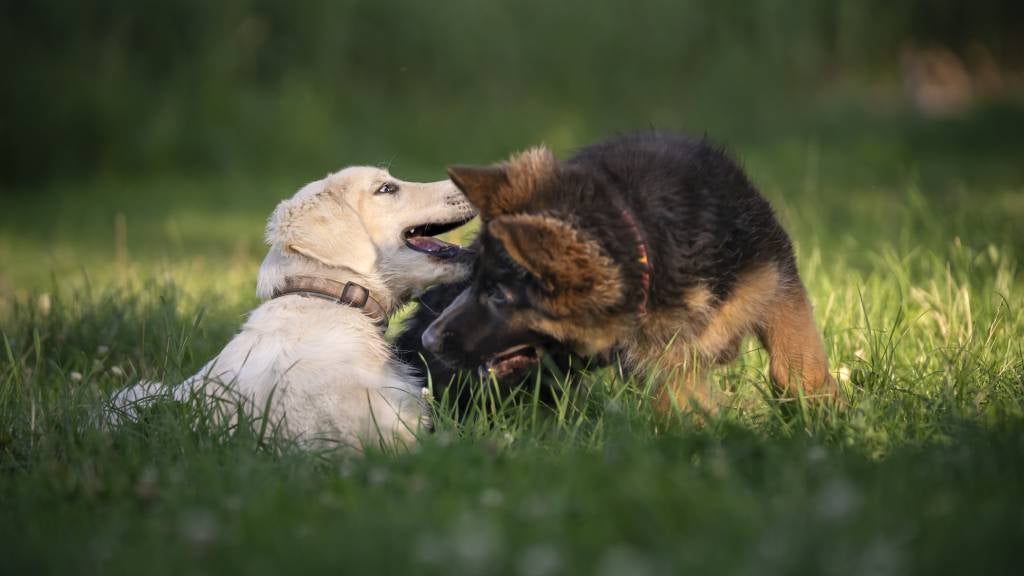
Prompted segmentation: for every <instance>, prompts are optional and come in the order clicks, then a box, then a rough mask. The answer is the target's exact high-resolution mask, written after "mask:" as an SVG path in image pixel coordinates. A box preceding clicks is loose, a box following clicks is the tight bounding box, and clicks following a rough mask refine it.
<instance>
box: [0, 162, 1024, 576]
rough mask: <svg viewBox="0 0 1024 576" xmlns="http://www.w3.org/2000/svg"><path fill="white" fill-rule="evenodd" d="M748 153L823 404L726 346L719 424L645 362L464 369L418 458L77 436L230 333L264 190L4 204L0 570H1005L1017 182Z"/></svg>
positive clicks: (1019, 384) (1023, 473) (137, 434)
mask: <svg viewBox="0 0 1024 576" xmlns="http://www.w3.org/2000/svg"><path fill="white" fill-rule="evenodd" d="M753 164H754V166H753V167H752V170H753V171H754V172H755V174H757V175H758V176H759V179H760V181H763V182H764V187H765V190H766V193H767V194H768V195H769V196H770V197H771V198H772V199H773V200H774V201H775V203H776V205H777V206H778V207H779V211H780V214H781V215H782V218H783V219H784V221H785V222H786V223H787V226H788V227H789V228H790V230H791V231H792V232H793V233H794V237H795V239H796V241H797V244H798V249H799V260H800V266H801V270H802V274H803V276H804V278H805V280H806V283H807V285H808V288H809V291H810V293H811V296H812V299H813V300H814V302H815V304H816V310H815V312H816V316H817V318H818V321H819V324H820V326H821V327H822V330H823V332H824V335H825V341H826V345H827V347H828V350H829V354H830V360H831V365H832V367H833V371H834V372H835V373H836V374H837V376H838V379H839V380H840V382H841V385H842V387H843V389H844V392H845V393H846V395H847V398H848V403H847V404H848V405H847V407H846V408H845V409H843V410H834V409H827V408H821V407H817V406H814V405H812V404H809V403H805V402H800V401H788V402H787V401H780V400H774V399H772V398H771V397H770V394H769V393H768V380H767V375H766V374H767V370H766V368H767V365H766V364H767V358H766V355H765V353H764V352H763V351H762V350H760V349H759V348H758V347H757V346H756V344H755V343H754V342H753V341H751V342H750V343H749V344H748V346H747V349H746V350H745V352H744V353H743V354H741V355H740V358H739V359H738V361H737V362H736V363H734V364H733V365H730V366H728V367H725V368H723V369H722V370H719V371H718V372H716V373H715V376H714V378H715V381H716V382H717V384H718V385H719V386H721V387H722V389H723V391H724V393H725V397H726V399H727V401H728V405H729V407H728V409H726V410H725V411H723V413H722V414H721V415H719V416H716V417H712V418H707V419H695V418H688V417H685V416H681V417H679V418H678V419H677V420H675V421H672V422H665V421H664V420H663V419H660V418H658V417H657V416H656V415H655V414H654V413H653V412H652V410H651V402H650V398H649V396H650V390H649V389H648V386H647V383H646V379H645V378H644V377H643V375H638V376H635V377H625V376H624V375H623V373H622V371H621V370H619V369H618V367H609V368H604V369H588V370H587V371H586V373H585V374H584V375H577V376H574V377H573V379H571V380H569V381H565V380H564V379H563V380H562V381H556V382H555V383H554V384H550V383H549V382H550V380H545V381H544V382H541V381H529V382H525V383H523V385H522V386H521V387H520V388H519V389H517V390H515V391H513V392H512V393H499V391H498V390H497V388H496V387H495V386H494V383H493V382H487V381H479V380H478V379H476V378H474V377H472V376H468V377H467V379H466V381H465V385H467V386H469V387H470V388H471V389H472V390H473V393H474V398H473V401H472V402H470V403H469V406H468V408H467V409H466V410H464V411H461V412H457V408H456V403H455V402H453V401H452V399H451V398H450V397H449V396H446V394H445V392H444V391H442V389H441V388H436V391H435V396H436V406H435V412H436V418H435V420H436V425H437V432H436V433H434V434H432V435H428V436H425V437H424V438H423V441H422V443H421V445H420V447H419V448H417V449H416V450H414V451H412V452H409V453H399V454H392V453H380V452H378V451H373V450H371V452H370V453H369V454H368V455H367V456H366V457H365V458H363V459H357V460H346V459H344V458H340V457H339V456H337V455H332V454H308V453H303V452H301V451H299V450H297V449H296V448H295V446H293V445H292V444H291V443H290V442H289V441H288V440H287V439H286V438H281V437H278V436H276V435H274V434H272V433H271V434H267V433H266V430H262V429H261V427H260V426H254V427H249V426H246V425H244V424H243V425H241V426H228V427H225V426H217V425H213V424H211V423H210V422H211V421H210V420H209V419H204V414H203V412H202V410H201V409H200V408H199V407H197V406H191V407H189V406H184V407H178V408H177V409H175V408H173V407H172V408H168V409H165V410H157V411H154V412H153V413H151V414H149V416H148V418H147V420H146V421H145V422H144V423H142V424H139V425H131V426H126V427H123V428H120V429H109V428H104V427H102V426H99V425H98V424H97V422H98V418H97V416H98V415H99V414H100V411H101V409H102V407H103V405H104V403H105V401H106V399H107V398H108V397H109V394H110V393H111V392H113V391H114V390H117V389H120V388H121V387H123V386H126V385H129V384H131V383H134V382H137V381H138V380H140V379H161V380H165V381H169V382H173V381H177V380H178V379H180V378H182V377H185V376H187V375H189V374H191V373H192V372H194V371H195V370H196V369H197V368H199V367H200V366H201V365H202V364H203V363H204V362H205V361H206V360H208V359H209V358H210V357H211V356H212V355H214V354H216V353H217V351H218V350H219V349H220V348H221V346H223V344H224V343H225V342H226V341H227V339H228V338H230V336H231V334H232V333H233V332H234V331H235V330H236V329H237V328H238V326H239V325H240V324H241V322H242V320H243V317H244V314H245V312H246V311H247V310H249V309H251V308H252V307H253V306H254V305H255V304H256V303H257V302H256V299H255V295H254V284H255V273H256V269H257V266H258V263H259V260H260V258H261V257H262V253H261V250H262V248H261V244H260V235H261V233H262V220H263V218H264V217H265V214H266V212H269V210H270V208H271V207H272V206H273V202H274V201H275V200H276V199H277V198H280V197H283V196H286V195H287V194H288V193H290V190H278V188H283V187H277V186H270V187H268V188H267V189H266V190H264V191H263V192H261V193H260V195H259V199H258V200H253V204H252V205H250V207H249V208H246V209H245V210H237V211H236V210H233V209H231V208H230V207H231V205H232V202H233V201H226V202H225V206H226V207H221V206H220V205H219V204H218V203H217V202H215V201H209V200H208V199H206V198H205V194H206V192H207V191H209V190H211V189H215V188H219V187H218V186H216V185H212V184H211V185H197V187H196V188H195V190H196V191H194V192H193V193H183V195H182V196H181V197H179V198H170V197H168V198H164V199H159V198H158V199H156V200H153V201H152V203H151V204H146V203H135V204H132V203H130V202H129V203H125V204H122V203H121V200H120V199H121V198H123V196H121V195H120V193H116V194H113V200H109V199H108V200H107V201H104V202H100V203H98V204H97V205H96V206H94V207H92V208H84V204H83V202H84V201H83V200H81V199H77V200H67V201H68V202H69V203H70V204H71V205H72V206H81V207H82V210H83V211H84V212H83V213H84V214H86V215H88V214H90V213H91V214H93V216H87V217H86V222H89V224H87V225H86V226H84V227H83V228H81V229H80V230H81V233H76V232H74V231H73V229H71V228H70V227H71V226H73V225H72V224H71V221H70V216H64V217H57V218H56V221H54V222H47V221H46V220H45V218H44V216H43V215H44V214H45V211H42V212H41V211H40V206H39V205H33V204H32V203H28V204H26V205H24V206H20V207H17V208H16V210H20V211H21V213H20V218H18V217H12V216H11V215H10V214H11V213H10V212H9V213H8V215H7V216H6V218H7V219H8V220H7V221H8V222H14V221H15V220H20V223H17V224H12V225H10V226H5V228H4V230H3V233H2V234H0V254H3V255H4V256H5V259H4V264H5V266H4V268H3V269H0V277H2V282H0V292H2V294H3V297H2V298H0V327H2V330H0V332H2V334H0V336H2V342H0V474H2V476H0V542H3V545H0V548H2V549H3V550H4V553H5V561H6V562H7V564H8V565H9V566H11V569H12V570H13V573H30V572H43V571H58V570H61V571H68V570H71V571H75V572H103V573H137V572H138V571H139V567H140V566H145V570H146V571H147V572H154V573H160V572H165V573H169V574H170V573H174V574H177V573H181V572H182V571H200V570H202V571H229V570H236V571H239V572H247V573H248V572H252V573H263V572H266V573H279V572H280V571H282V570H284V569H288V570H294V571H298V572H301V571H305V570H311V569H331V570H335V571H338V570H339V569H340V570H346V571H352V572H373V573H380V572H388V571H399V570H404V571H411V572H415V573H438V574H452V573H465V574H479V573H497V572H500V573H518V574H554V573H562V572H567V571H574V572H587V573H595V572H596V573H607V574H612V573H638V574H641V573H643V574H661V573H679V572H681V571H687V570H688V571H693V572H696V573H723V572H726V573H759V574H764V573H769V574H770V573H778V574H791V573H794V572H803V573H814V574H821V573H829V574H846V573H851V574H852V573H883V574H886V573H888V574H897V573H912V572H916V573H928V574H932V573H936V572H962V571H968V570H969V571H972V572H978V573H992V572H999V571H1000V570H1002V569H1005V568H1007V567H1009V566H1011V565H1012V564H1011V563H1012V562H1015V557H1014V556H1013V552H1014V550H1015V548H1014V547H1013V545H1014V544H1015V543H1016V542H1019V539H1020V537H1021V536H1022V535H1024V520H1022V516H1021V510H1022V509H1024V507H1022V505H1024V497H1022V493H1021V491H1020V489H1019V486H1021V485H1022V482H1024V466H1022V463H1024V452H1022V446H1024V426H1022V424H1021V422H1022V421H1024V420H1022V418H1024V348H1022V347H1024V344H1022V338H1021V336H1022V335H1024V316H1022V312H1021V308H1022V305H1024V297H1022V293H1021V290H1022V289H1024V284H1022V275H1021V271H1020V270H1019V265H1018V257H1017V251H1018V250H1019V249H1020V239H1019V238H1017V237H1015V234H1017V233H1019V230H1018V229H1017V227H1016V224H1015V220H1014V218H1013V217H1012V216H1013V214H1012V211H1013V210H1014V209H1015V208H1014V206H1018V205H1019V204H1020V202H1019V199H1020V197H1021V195H1022V192H1021V191H1020V190H1019V189H1015V188H1013V187H1008V188H1005V189H1001V191H999V192H995V193H993V196H992V198H998V199H999V200H998V201H996V200H992V201H991V202H990V201H988V200H985V201H976V200H971V199H970V198H968V197H958V196H956V195H953V196H948V195H944V194H943V193H940V192H937V191H935V190H921V189H919V188H917V187H915V185H914V184H913V183H912V182H910V181H908V182H910V183H905V184H901V185H899V186H882V187H859V186H854V185H843V184H842V183H832V182H828V181H827V179H826V178H824V177H823V176H821V172H820V168H819V169H818V170H819V172H818V174H819V175H818V176H815V175H814V171H813V170H811V168H810V167H811V166H813V165H814V163H813V162H812V161H811V160H810V159H807V160H806V161H805V162H803V163H802V164H801V166H800V167H799V168H798V169H794V170H793V171H792V173H795V174H799V176H793V175H792V174H790V175H789V176H785V175H780V174H781V172H779V173H776V172H773V171H772V170H770V169H768V168H759V167H758V165H759V164H758V162H757V161H756V158H755V162H754V163H753ZM787 182H788V183H790V184H793V185H792V186H787V185H785V184H786V183H787ZM162 188H163V189H167V188H166V185H162ZM241 188H243V189H247V188H248V187H247V186H242V187H241ZM982 192H986V190H975V193H979V194H980V193H982ZM224 194H225V195H226V197H227V198H239V197H240V195H241V194H243V193H242V192H241V191H240V190H239V189H234V188H231V187H229V188H228V189H227V190H226V191H225V192H224ZM58 197H59V196H58ZM983 197H985V198H989V197H987V196H983ZM69 198H70V197H69ZM76 203H77V204H76ZM252 206H258V207H259V208H260V211H257V210H256V209H255V208H252ZM68 210H70V212H74V210H72V209H70V208H66V209H63V210H59V211H58V212H59V213H70V212H66V211H68ZM90 211H91V212H90ZM119 213H120V214H123V217H122V218H123V222H124V227H125V229H126V233H121V234H120V239H119V233H118V232H117V225H116V224H115V222H116V220H115V218H116V217H117V216H116V215H117V214H119ZM221 224H223V226H221ZM23 233H24V234H23ZM119 243H120V244H119ZM7 256H11V257H12V259H11V260H8V259H7V258H6V257H7ZM549 385H553V386H554V390H553V391H549V393H546V394H544V395H543V396H544V397H546V398H550V400H548V401H547V402H546V403H541V402H539V401H538V393H539V392H540V388H541V386H549ZM204 422H205V423H206V424H203V423H204ZM256 422H258V419H257V420H256ZM197 423H199V424H198V425H197ZM261 430H262V432H261Z"/></svg>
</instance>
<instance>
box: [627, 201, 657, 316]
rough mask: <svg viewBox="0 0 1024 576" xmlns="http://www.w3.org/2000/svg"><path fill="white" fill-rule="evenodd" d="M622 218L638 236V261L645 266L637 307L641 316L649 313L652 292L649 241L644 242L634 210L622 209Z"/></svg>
mask: <svg viewBox="0 0 1024 576" xmlns="http://www.w3.org/2000/svg"><path fill="white" fill-rule="evenodd" d="M622 219H623V220H625V221H626V224H629V229H630V230H632V231H633V236H634V237H636V251H637V262H639V263H640V265H641V266H642V267H643V275H642V276H641V277H640V285H641V287H642V289H641V292H640V306H639V307H638V308H637V312H638V313H639V314H640V316H644V315H646V314H647V299H648V297H649V296H650V292H651V258H650V256H649V254H648V251H647V243H646V242H644V237H643V234H641V233H640V228H639V227H638V226H637V225H636V219H634V218H633V214H632V212H630V211H629V209H628V208H624V209H623V210H622Z"/></svg>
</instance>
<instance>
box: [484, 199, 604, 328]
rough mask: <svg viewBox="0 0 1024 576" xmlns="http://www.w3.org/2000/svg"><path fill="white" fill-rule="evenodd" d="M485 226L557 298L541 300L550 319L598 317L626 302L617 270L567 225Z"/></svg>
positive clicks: (532, 219)
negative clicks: (588, 314) (582, 315)
mask: <svg viewBox="0 0 1024 576" xmlns="http://www.w3.org/2000/svg"><path fill="white" fill-rule="evenodd" d="M487 226H488V231H489V232H490V233H491V235H492V236H494V237H495V238H496V239H497V240H498V241H500V242H501V243H502V245H503V246H504V247H505V250H507V251H508V254H509V256H510V257H511V258H512V259H513V260H515V261H516V262H517V263H519V264H520V265H521V266H522V267H523V268H525V269H526V270H527V271H529V272H530V273H531V274H533V275H534V276H536V277H537V278H539V279H540V280H541V282H543V283H544V284H546V289H547V291H548V292H550V293H553V294H556V296H554V297H543V298H541V301H542V302H543V303H544V304H545V306H547V307H548V308H549V309H550V310H551V312H552V313H554V314H556V315H558V316H566V315H576V314H579V313H581V312H586V311H594V312H596V311H600V310H604V309H606V308H608V307H610V306H613V305H615V304H616V303H618V302H619V301H620V300H621V299H622V291H623V287H622V274H621V271H620V269H619V267H618V265H617V264H615V262H614V260H612V259H611V258H610V257H609V256H608V255H607V254H605V253H604V251H603V250H601V246H600V245H599V244H598V243H597V242H596V241H594V240H593V239H592V238H589V237H588V236H587V234H586V233H584V232H582V231H580V230H579V229H578V228H576V227H574V226H572V225H570V224H569V223H567V222H565V221H564V220H560V219H558V218H552V217H550V216H542V215H536V214H516V215H511V216H501V217H499V218H498V219H496V220H493V221H491V222H490V223H488V225H487Z"/></svg>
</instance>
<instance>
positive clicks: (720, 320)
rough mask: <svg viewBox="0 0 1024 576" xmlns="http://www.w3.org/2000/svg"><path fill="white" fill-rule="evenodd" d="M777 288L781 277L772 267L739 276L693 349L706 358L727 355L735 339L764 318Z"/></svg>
mask: <svg viewBox="0 0 1024 576" xmlns="http://www.w3.org/2000/svg"><path fill="white" fill-rule="evenodd" d="M780 288H781V285H780V275H779V271H778V268H777V267H776V266H775V265H766V266H762V267H760V268H757V269H756V270H753V271H751V272H748V273H747V274H744V275H743V276H740V277H739V278H738V279H737V281H736V287H735V289H734V290H733V292H732V294H730V295H729V298H728V299H727V300H726V301H725V302H723V303H722V305H721V306H719V307H718V310H717V311H716V312H715V314H714V316H713V317H712V318H711V322H709V323H708V325H707V326H706V327H705V328H704V330H703V331H702V332H701V333H700V335H699V336H698V337H697V341H696V342H695V343H694V346H695V347H696V348H697V350H698V351H699V352H700V354H701V355H703V356H705V357H707V358H716V357H717V356H719V355H720V354H723V353H727V352H730V350H729V347H730V346H736V345H737V344H738V343H737V339H738V338H742V336H743V335H744V334H747V333H749V332H750V331H751V329H752V328H754V326H755V325H757V324H758V322H759V321H760V319H761V318H764V317H765V315H766V314H767V312H768V309H769V308H770V307H771V306H772V305H773V304H774V303H775V302H776V300H777V299H778V296H779V292H780Z"/></svg>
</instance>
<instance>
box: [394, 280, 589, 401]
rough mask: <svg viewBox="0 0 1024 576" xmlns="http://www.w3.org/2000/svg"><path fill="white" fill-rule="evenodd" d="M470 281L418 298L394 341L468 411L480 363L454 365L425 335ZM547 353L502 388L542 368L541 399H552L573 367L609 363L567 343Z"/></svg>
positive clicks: (440, 393)
mask: <svg viewBox="0 0 1024 576" xmlns="http://www.w3.org/2000/svg"><path fill="white" fill-rule="evenodd" d="M469 284H470V283H469V282H468V281H466V282H461V283H456V284H445V285H441V286H435V287H434V288H431V289H430V290H428V291H427V292H425V293H424V294H423V295H422V296H420V297H419V298H418V299H417V300H416V304H417V306H416V310H415V311H414V312H413V313H412V314H411V315H409V317H408V318H407V319H406V320H405V322H404V323H403V325H402V331H401V332H400V333H399V334H398V336H397V337H396V338H395V341H394V347H395V352H396V354H397V356H398V359H399V360H401V361H402V362H405V363H406V364H408V365H409V366H412V367H413V369H414V370H415V373H416V375H417V376H419V377H421V378H423V379H424V381H426V379H427V377H428V376H429V378H430V382H431V384H432V386H433V388H434V393H435V396H436V397H437V398H438V399H440V398H442V397H444V396H445V395H448V397H449V399H450V400H451V401H453V402H454V405H455V406H457V407H458V409H459V414H465V413H466V412H467V408H468V406H469V402H470V401H471V396H472V390H471V386H473V385H474V384H475V383H477V382H479V380H478V375H477V373H476V372H477V371H476V368H477V366H472V367H470V368H473V370H459V368H457V367H452V365H450V364H449V363H446V362H444V361H442V360H441V359H440V358H439V357H438V356H437V355H436V354H434V353H433V352H430V351H429V350H426V349H425V348H424V347H423V344H422V343H421V337H422V335H423V331H424V330H426V329H427V327H428V326H430V324H432V323H433V322H434V320H436V319H437V317H438V316H440V315H441V312H442V311H444V309H445V308H447V307H448V306H449V305H450V304H451V303H452V301H453V300H455V298H456V297H457V296H458V295H459V294H461V293H462V291H463V290H465V289H466V288H468V287H469ZM544 353H545V356H546V357H547V359H548V360H549V362H548V363H547V364H546V365H545V364H540V363H538V364H535V365H533V366H532V367H531V369H527V370H520V371H517V372H515V373H512V374H509V375H506V376H503V377H501V378H498V384H499V385H500V389H501V390H502V391H503V392H508V391H510V390H512V389H514V388H515V387H516V386H519V385H521V384H523V383H524V382H525V383H527V384H528V385H532V382H534V379H535V378H536V377H537V376H538V374H537V371H538V370H539V371H540V376H541V388H540V390H539V393H540V398H539V400H540V401H541V402H546V401H548V400H550V399H551V394H552V392H553V391H552V387H553V386H555V385H556V384H557V381H558V379H559V377H564V376H565V375H567V374H569V373H570V372H571V371H573V370H577V369H580V368H582V367H586V366H600V365H604V364H606V363H607V360H602V359H583V358H579V357H577V356H575V355H574V354H573V353H572V351H571V350H569V349H568V348H566V347H565V346H560V345H558V343H554V342H552V343H551V344H550V346H548V347H547V348H546V349H545V350H544ZM531 389H532V388H531Z"/></svg>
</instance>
